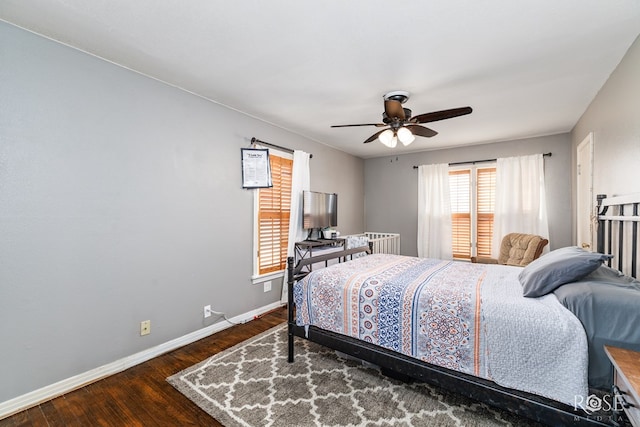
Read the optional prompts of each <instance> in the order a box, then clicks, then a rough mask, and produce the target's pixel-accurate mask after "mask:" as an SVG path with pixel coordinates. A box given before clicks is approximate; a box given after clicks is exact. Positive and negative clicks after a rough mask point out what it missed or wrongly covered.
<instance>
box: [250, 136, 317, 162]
mask: <svg viewBox="0 0 640 427" xmlns="http://www.w3.org/2000/svg"><path fill="white" fill-rule="evenodd" d="M251 143H252V144H263V145H268V146H269V147H273V148H277V149H278V150H283V151H286V152H287V153H291V154H293V150H292V149H291V148H287V147H282V146H280V145H276V144H272V143H270V142H266V141H261V140H259V139H258V138H255V137H253V138H251ZM309 158H313V154H309Z"/></svg>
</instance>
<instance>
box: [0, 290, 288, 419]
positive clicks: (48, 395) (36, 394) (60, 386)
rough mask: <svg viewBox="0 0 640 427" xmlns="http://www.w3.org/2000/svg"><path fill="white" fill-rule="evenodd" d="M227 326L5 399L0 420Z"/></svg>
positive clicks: (250, 315) (251, 315)
mask: <svg viewBox="0 0 640 427" xmlns="http://www.w3.org/2000/svg"><path fill="white" fill-rule="evenodd" d="M282 305H283V304H282V303H281V302H279V301H278V302H274V303H272V304H269V305H266V306H264V307H260V308H258V309H255V310H252V311H250V312H247V313H244V314H240V315H238V316H235V317H232V318H230V319H229V320H230V321H231V322H233V323H246V322H248V321H250V320H253V319H255V318H256V317H257V316H260V315H261V314H264V313H267V312H269V311H271V310H275V309H276V308H279V307H282ZM230 326H232V325H231V323H229V322H225V321H223V322H218V323H215V324H213V325H211V326H207V327H206V328H202V329H198V330H197V331H194V332H192V333H190V334H187V335H183V336H181V337H179V338H176V339H173V340H171V341H167V342H165V343H163V344H159V345H157V346H155V347H152V348H149V349H147V350H144V351H141V352H139V353H136V354H132V355H131V356H127V357H124V358H122V359H119V360H116V361H115V362H111V363H108V364H106V365H103V366H100V367H98V368H95V369H92V370H90V371H87V372H84V373H82V374H79V375H75V376H73V377H70V378H67V379H64V380H62V381H58V382H56V383H54V384H50V385H48V386H45V387H42V388H40V389H38V390H34V391H32V392H29V393H26V394H23V395H22V396H18V397H16V398H13V399H11V400H7V401H6V402H0V420H1V419H3V418H6V417H9V416H11V415H13V414H16V413H18V412H20V411H24V410H25V409H28V408H31V407H33V406H35V405H38V404H40V403H42V402H46V401H47V400H51V399H53V398H55V397H58V396H60V395H62V394H64V393H68V392H70V391H73V390H75V389H78V388H81V387H84V386H86V385H88V384H91V383H92V382H95V381H98V380H100V379H102V378H105V377H108V376H109V375H113V374H117V373H118V372H122V371H124V370H125V369H129V368H131V367H133V366H135V365H138V364H140V363H142V362H146V361H147V360H150V359H153V358H154V357H158V356H160V355H161V354H164V353H167V352H169V351H172V350H175V349H176V348H179V347H182V346H185V345H187V344H191V343H192V342H195V341H198V340H200V339H202V338H205V337H208V336H209V335H212V334H215V333H216V332H220V331H222V330H224V329H227V328H229V327H230Z"/></svg>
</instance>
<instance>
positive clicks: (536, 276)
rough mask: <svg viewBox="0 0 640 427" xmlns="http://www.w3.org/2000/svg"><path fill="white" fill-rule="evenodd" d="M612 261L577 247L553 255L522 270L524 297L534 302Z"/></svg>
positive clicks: (606, 256)
mask: <svg viewBox="0 0 640 427" xmlns="http://www.w3.org/2000/svg"><path fill="white" fill-rule="evenodd" d="M611 257H612V256H611V255H605V254H601V253H598V252H589V251H585V250H584V249H582V248H579V247H577V246H569V247H566V248H560V249H556V250H555V251H551V252H549V253H548V254H546V255H543V256H541V257H540V258H538V259H536V260H534V261H532V262H531V263H530V264H529V265H527V266H526V267H525V268H524V269H522V271H521V272H520V274H519V275H518V279H519V280H520V284H521V285H522V294H523V295H524V296H525V297H532V298H535V297H540V296H542V295H546V294H548V293H549V292H553V291H554V290H555V289H556V288H558V287H559V286H561V285H564V284H565V283H569V282H574V281H576V280H579V279H582V278H583V277H584V276H586V275H587V274H589V273H591V272H593V271H595V270H596V269H597V268H598V267H600V266H601V265H602V262H603V261H605V260H607V259H609V258H611Z"/></svg>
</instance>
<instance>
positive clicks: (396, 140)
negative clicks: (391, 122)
mask: <svg viewBox="0 0 640 427" xmlns="http://www.w3.org/2000/svg"><path fill="white" fill-rule="evenodd" d="M396 145H398V137H397V136H395V135H393V138H391V143H390V144H389V148H396Z"/></svg>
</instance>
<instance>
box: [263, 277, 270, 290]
mask: <svg viewBox="0 0 640 427" xmlns="http://www.w3.org/2000/svg"><path fill="white" fill-rule="evenodd" d="M270 290H271V280H269V281H268V282H264V291H265V292H269V291H270Z"/></svg>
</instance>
